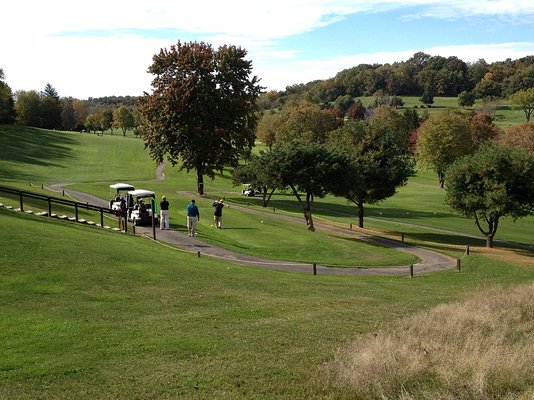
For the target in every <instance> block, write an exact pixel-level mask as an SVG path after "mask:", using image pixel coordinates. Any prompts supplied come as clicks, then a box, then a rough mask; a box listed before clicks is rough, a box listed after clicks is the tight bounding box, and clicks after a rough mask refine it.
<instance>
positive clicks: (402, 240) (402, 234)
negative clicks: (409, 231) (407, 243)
mask: <svg viewBox="0 0 534 400" xmlns="http://www.w3.org/2000/svg"><path fill="white" fill-rule="evenodd" d="M401 242H402V243H404V233H401Z"/></svg>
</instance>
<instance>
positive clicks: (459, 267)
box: [456, 259, 462, 272]
mask: <svg viewBox="0 0 534 400" xmlns="http://www.w3.org/2000/svg"><path fill="white" fill-rule="evenodd" d="M456 268H458V271H459V272H461V271H462V260H460V259H457V260H456Z"/></svg>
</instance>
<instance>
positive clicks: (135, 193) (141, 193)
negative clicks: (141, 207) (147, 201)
mask: <svg viewBox="0 0 534 400" xmlns="http://www.w3.org/2000/svg"><path fill="white" fill-rule="evenodd" d="M128 194H131V195H132V196H135V197H154V198H156V194H155V193H154V192H151V191H150V190H143V189H137V190H132V191H130V192H128Z"/></svg>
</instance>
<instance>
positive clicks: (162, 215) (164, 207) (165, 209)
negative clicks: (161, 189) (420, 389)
mask: <svg viewBox="0 0 534 400" xmlns="http://www.w3.org/2000/svg"><path fill="white" fill-rule="evenodd" d="M159 210H160V211H159V221H160V222H159V228H160V229H171V227H170V224H169V202H168V201H167V198H166V197H165V196H162V197H161V201H160V203H159Z"/></svg>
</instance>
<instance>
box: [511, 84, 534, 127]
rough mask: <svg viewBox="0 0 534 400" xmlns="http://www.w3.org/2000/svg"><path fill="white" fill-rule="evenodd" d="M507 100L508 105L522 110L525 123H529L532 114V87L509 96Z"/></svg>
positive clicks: (533, 105)
mask: <svg viewBox="0 0 534 400" xmlns="http://www.w3.org/2000/svg"><path fill="white" fill-rule="evenodd" d="M509 100H510V103H512V104H514V105H515V106H516V107H518V108H519V109H521V110H523V112H524V113H525V117H526V118H527V122H529V121H530V117H531V115H532V112H533V111H534V87H532V88H529V89H525V90H519V91H517V92H515V93H514V94H512V95H510V99H509Z"/></svg>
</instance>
